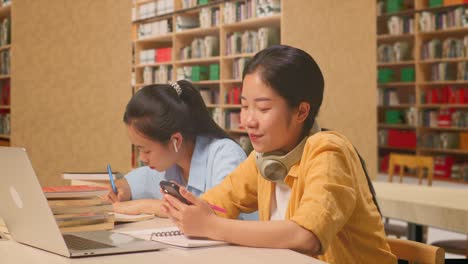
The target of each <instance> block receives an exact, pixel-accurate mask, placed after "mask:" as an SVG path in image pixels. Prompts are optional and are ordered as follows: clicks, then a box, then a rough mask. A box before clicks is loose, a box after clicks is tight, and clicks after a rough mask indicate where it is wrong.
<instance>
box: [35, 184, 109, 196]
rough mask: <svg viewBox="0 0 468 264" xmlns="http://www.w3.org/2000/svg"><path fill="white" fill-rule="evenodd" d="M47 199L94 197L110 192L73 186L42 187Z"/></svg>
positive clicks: (92, 187) (96, 187)
mask: <svg viewBox="0 0 468 264" xmlns="http://www.w3.org/2000/svg"><path fill="white" fill-rule="evenodd" d="M42 190H43V191H44V194H45V196H46V198H73V197H92V196H101V195H105V194H107V192H108V191H109V190H108V189H107V188H105V187H99V186H88V185H73V186H48V187H42Z"/></svg>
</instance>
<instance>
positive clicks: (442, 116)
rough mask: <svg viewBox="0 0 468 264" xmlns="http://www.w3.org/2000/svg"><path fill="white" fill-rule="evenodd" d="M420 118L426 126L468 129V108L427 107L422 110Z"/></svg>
mask: <svg viewBox="0 0 468 264" xmlns="http://www.w3.org/2000/svg"><path fill="white" fill-rule="evenodd" d="M420 120H421V122H420V123H422V125H423V126H424V127H432V128H444V127H450V128H466V129H468V111H466V110H459V109H453V108H444V109H439V110H436V109H427V110H424V111H422V112H421V117H420Z"/></svg>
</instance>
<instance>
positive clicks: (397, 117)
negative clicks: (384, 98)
mask: <svg viewBox="0 0 468 264" xmlns="http://www.w3.org/2000/svg"><path fill="white" fill-rule="evenodd" d="M385 123H386V124H401V123H403V114H402V113H401V111H399V110H387V111H385Z"/></svg>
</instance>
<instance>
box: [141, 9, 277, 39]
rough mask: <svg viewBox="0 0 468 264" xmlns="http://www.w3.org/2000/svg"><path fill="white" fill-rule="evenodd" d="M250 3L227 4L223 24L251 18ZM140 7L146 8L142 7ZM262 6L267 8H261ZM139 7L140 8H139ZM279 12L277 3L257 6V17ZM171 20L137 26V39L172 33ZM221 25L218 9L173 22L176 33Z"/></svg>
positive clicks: (180, 16)
mask: <svg viewBox="0 0 468 264" xmlns="http://www.w3.org/2000/svg"><path fill="white" fill-rule="evenodd" d="M252 3H253V1H247V2H233V3H231V2H228V3H225V8H224V14H223V15H224V17H223V19H224V23H225V24H229V23H234V22H238V21H242V20H245V19H249V18H252V16H253V13H252V8H253V7H252ZM142 6H146V4H145V5H142ZM263 6H267V7H265V8H263ZM140 7H141V6H140ZM279 12H281V8H280V4H279V1H273V3H272V4H259V5H257V16H259V17H260V16H270V15H274V14H278V13H279ZM172 23H173V20H172V18H167V19H163V20H160V21H152V22H146V23H141V24H139V25H138V30H137V32H138V39H144V38H149V37H155V36H160V35H165V34H168V33H171V32H173V28H172ZM220 23H221V17H220V10H219V7H205V8H202V9H201V10H200V12H199V14H198V16H193V15H187V16H183V15H178V16H177V17H176V21H175V27H176V32H180V31H184V30H187V29H194V28H209V27H214V26H218V25H219V24H220Z"/></svg>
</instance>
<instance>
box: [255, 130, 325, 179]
mask: <svg viewBox="0 0 468 264" xmlns="http://www.w3.org/2000/svg"><path fill="white" fill-rule="evenodd" d="M318 131H320V127H319V126H318V124H317V122H314V125H313V127H312V129H311V130H310V132H309V135H308V136H306V137H304V138H303V139H302V140H301V142H299V144H297V146H296V147H294V148H293V149H292V150H291V151H290V152H288V153H286V154H281V153H278V152H268V153H259V152H255V157H256V158H255V162H256V163H257V168H258V170H259V171H260V174H261V175H262V176H263V178H265V179H266V180H268V181H273V182H283V181H284V178H285V177H286V175H288V172H289V170H290V169H291V167H292V166H293V165H294V164H296V163H297V162H298V161H299V160H300V159H301V157H302V152H303V151H304V146H305V144H306V142H307V139H308V138H309V137H310V136H311V135H313V134H315V133H316V132H318Z"/></svg>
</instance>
